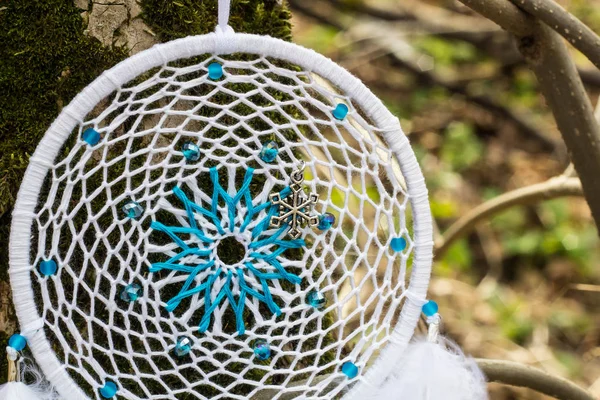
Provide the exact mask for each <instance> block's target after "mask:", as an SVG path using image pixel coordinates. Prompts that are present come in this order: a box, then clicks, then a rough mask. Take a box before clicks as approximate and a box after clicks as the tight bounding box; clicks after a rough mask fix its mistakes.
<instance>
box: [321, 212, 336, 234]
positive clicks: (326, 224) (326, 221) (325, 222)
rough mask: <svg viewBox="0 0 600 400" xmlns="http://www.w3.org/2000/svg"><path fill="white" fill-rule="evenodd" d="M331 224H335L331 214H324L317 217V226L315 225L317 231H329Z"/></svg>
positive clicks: (333, 216)
mask: <svg viewBox="0 0 600 400" xmlns="http://www.w3.org/2000/svg"><path fill="white" fill-rule="evenodd" d="M333 224H335V215H333V214H332V213H325V214H323V215H321V216H319V225H317V229H319V230H321V231H326V230H328V229H330V228H331V226H332V225H333Z"/></svg>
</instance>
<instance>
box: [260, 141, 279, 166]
mask: <svg viewBox="0 0 600 400" xmlns="http://www.w3.org/2000/svg"><path fill="white" fill-rule="evenodd" d="M277 154H279V146H278V145H277V143H275V142H273V141H270V142H267V143H265V144H264V146H263V148H262V150H261V151H260V154H259V157H260V159H261V160H263V161H264V162H268V163H271V162H273V161H275V159H276V158H277Z"/></svg>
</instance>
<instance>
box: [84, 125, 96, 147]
mask: <svg viewBox="0 0 600 400" xmlns="http://www.w3.org/2000/svg"><path fill="white" fill-rule="evenodd" d="M81 138H82V139H83V140H84V141H85V142H86V143H87V144H89V145H90V146H95V145H97V144H98V142H99V141H100V134H99V133H98V131H96V130H95V129H93V128H87V129H86V130H85V131H83V133H82V134H81Z"/></svg>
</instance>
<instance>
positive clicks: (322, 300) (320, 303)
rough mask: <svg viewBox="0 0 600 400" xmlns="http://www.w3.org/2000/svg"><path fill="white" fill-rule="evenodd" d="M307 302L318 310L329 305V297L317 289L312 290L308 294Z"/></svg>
mask: <svg viewBox="0 0 600 400" xmlns="http://www.w3.org/2000/svg"><path fill="white" fill-rule="evenodd" d="M306 302H307V303H308V304H310V305H311V306H312V307H314V308H316V309H317V310H322V309H324V308H325V306H326V305H327V298H326V297H325V296H324V295H323V293H321V292H318V291H316V290H311V291H310V292H308V294H307V295H306Z"/></svg>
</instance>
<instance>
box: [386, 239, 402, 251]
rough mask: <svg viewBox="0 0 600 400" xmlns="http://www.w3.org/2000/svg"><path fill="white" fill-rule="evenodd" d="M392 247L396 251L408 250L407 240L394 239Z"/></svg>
mask: <svg viewBox="0 0 600 400" xmlns="http://www.w3.org/2000/svg"><path fill="white" fill-rule="evenodd" d="M390 247H391V248H392V250H394V251H402V250H404V249H406V239H404V238H403V237H397V238H393V239H392V241H391V243H390Z"/></svg>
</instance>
